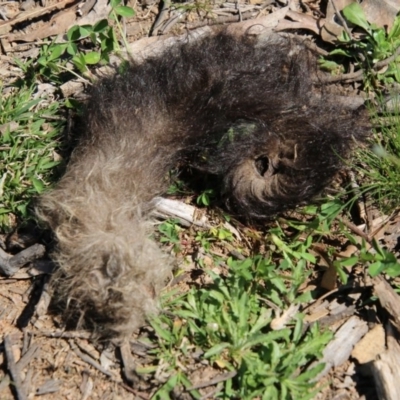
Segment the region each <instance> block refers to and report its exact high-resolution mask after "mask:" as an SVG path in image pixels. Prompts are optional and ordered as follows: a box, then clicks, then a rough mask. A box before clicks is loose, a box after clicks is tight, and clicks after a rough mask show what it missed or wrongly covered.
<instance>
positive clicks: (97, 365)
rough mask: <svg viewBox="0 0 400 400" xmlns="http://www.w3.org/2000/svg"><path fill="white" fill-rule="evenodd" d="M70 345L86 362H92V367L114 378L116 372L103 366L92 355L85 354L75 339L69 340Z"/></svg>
mask: <svg viewBox="0 0 400 400" xmlns="http://www.w3.org/2000/svg"><path fill="white" fill-rule="evenodd" d="M68 343H69V345H70V346H71V349H72V351H73V352H74V353H75V354H76V355H77V356H78V357H79V358H80V359H82V360H83V361H85V362H86V363H88V364H90V365H91V366H92V367H94V368H96V369H98V370H99V371H100V372H102V373H103V374H104V375H107V376H109V377H110V378H114V374H113V373H112V372H110V371H109V370H107V369H105V368H103V367H102V366H101V365H100V364H99V363H98V362H97V361H95V360H93V358H92V357H90V356H88V355H86V354H83V353H82V352H81V351H80V350H79V349H78V346H77V345H76V344H75V343H74V341H73V340H69V341H68Z"/></svg>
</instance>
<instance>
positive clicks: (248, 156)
mask: <svg viewBox="0 0 400 400" xmlns="http://www.w3.org/2000/svg"><path fill="white" fill-rule="evenodd" d="M316 65H317V64H316V56H315V55H314V54H312V53H311V52H310V51H309V50H308V49H307V48H306V47H305V46H303V45H299V44H294V43H293V42H291V41H290V40H289V39H286V38H282V37H280V36H278V35H274V36H271V37H270V38H269V39H268V40H259V39H257V38H255V37H249V36H246V35H243V36H241V37H238V36H231V35H230V34H228V33H227V32H226V31H222V32H221V31H220V32H219V33H216V34H214V35H212V36H208V37H204V38H201V39H198V40H196V41H191V40H187V41H186V42H185V43H183V44H180V45H176V46H175V47H172V48H170V49H168V50H166V51H165V52H164V53H163V54H162V55H161V56H157V57H150V58H148V59H147V60H146V61H144V62H143V63H141V64H138V65H136V64H134V63H131V64H130V66H129V67H128V68H127V69H126V70H125V71H124V72H123V73H122V74H120V75H115V76H112V77H109V78H106V79H103V80H101V81H100V82H99V83H98V84H97V85H96V86H94V87H93V88H92V89H91V90H90V100H89V101H88V104H87V110H86V127H85V129H84V130H83V131H82V132H81V134H80V140H79V144H78V145H77V147H76V149H75V150H74V152H73V155H72V158H71V161H70V163H69V165H68V168H67V171H66V174H65V175H64V177H63V178H62V179H61V180H60V182H59V183H58V185H57V186H56V187H55V189H53V190H52V191H50V192H49V193H47V194H45V195H44V196H43V197H42V198H41V200H40V203H39V205H38V208H37V214H38V216H39V217H40V219H41V220H42V221H44V222H45V223H47V225H48V226H49V227H50V228H51V229H52V230H53V232H54V235H55V237H56V240H57V250H56V252H55V253H54V254H53V257H54V259H55V260H56V262H57V264H58V266H59V268H58V271H57V272H56V273H55V275H54V276H53V278H52V284H53V287H54V288H55V289H56V292H57V296H58V297H59V298H61V299H63V300H64V302H65V304H66V305H67V309H68V310H72V311H73V312H75V313H76V312H79V313H80V315H81V317H82V318H81V321H86V322H90V326H92V327H95V329H97V330H98V331H99V333H100V334H101V335H105V334H111V335H114V336H124V335H129V334H130V333H131V332H132V331H134V330H135V329H137V328H138V327H139V326H141V325H142V324H143V323H144V321H145V317H146V315H148V314H150V313H154V312H156V311H157V293H158V292H159V291H160V289H161V288H162V287H163V286H164V285H165V282H166V280H167V279H168V277H169V276H170V271H171V265H172V264H171V261H170V259H169V257H168V256H167V255H165V254H164V253H163V252H162V251H161V250H160V249H159V248H158V246H157V245H156V244H155V243H154V242H153V241H152V240H150V239H149V232H150V223H149V221H148V219H147V217H146V215H147V214H148V212H149V209H150V208H151V200H152V199H153V198H154V197H155V196H157V195H160V194H162V193H163V192H165V190H166V188H167V187H168V180H167V179H166V177H167V175H168V171H169V170H170V169H171V168H172V167H174V166H175V165H176V164H177V163H178V162H179V163H181V164H182V163H188V164H190V165H191V166H193V167H194V168H197V169H198V170H200V171H205V172H207V173H209V174H213V175H215V176H217V177H219V179H220V182H221V185H220V186H221V187H220V192H221V196H222V198H223V199H224V201H225V204H226V206H227V208H228V209H229V210H231V212H232V213H235V214H236V215H239V216H242V217H245V218H248V219H255V218H265V217H270V216H271V215H274V214H276V213H277V212H279V211H282V210H285V209H289V208H293V207H295V206H296V205H298V204H299V203H302V202H304V201H308V200H310V199H311V198H312V197H313V196H314V195H316V194H317V193H319V192H320V191H321V190H322V189H323V188H324V187H325V186H326V185H327V184H328V183H329V181H330V179H331V178H332V176H333V175H334V174H335V173H336V172H337V171H338V169H339V168H340V166H341V159H344V158H345V157H346V156H347V155H348V152H349V150H350V149H351V147H352V146H353V144H354V142H355V140H357V139H362V138H363V137H364V136H365V135H366V132H367V131H368V123H367V122H366V116H365V114H364V113H363V112H362V111H351V110H346V109H344V107H342V106H340V105H335V104H334V103H333V101H332V100H331V99H330V97H329V95H327V94H324V91H323V90H317V88H316V87H314V86H313V83H312V80H313V79H315V71H316Z"/></svg>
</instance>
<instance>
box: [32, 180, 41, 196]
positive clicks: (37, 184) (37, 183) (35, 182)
mask: <svg viewBox="0 0 400 400" xmlns="http://www.w3.org/2000/svg"><path fill="white" fill-rule="evenodd" d="M31 181H32V184H33V187H34V188H35V190H36V191H37V192H38V193H42V192H43V190H44V185H43V182H42V181H40V180H39V179H37V178H32V179H31Z"/></svg>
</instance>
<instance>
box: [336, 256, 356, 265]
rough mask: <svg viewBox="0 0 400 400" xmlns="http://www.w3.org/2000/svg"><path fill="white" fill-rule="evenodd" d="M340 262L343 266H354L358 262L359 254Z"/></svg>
mask: <svg viewBox="0 0 400 400" xmlns="http://www.w3.org/2000/svg"><path fill="white" fill-rule="evenodd" d="M339 263H340V265H341V266H343V267H353V266H354V265H356V264H357V263H358V257H357V256H354V257H349V258H346V259H344V260H340V261H339Z"/></svg>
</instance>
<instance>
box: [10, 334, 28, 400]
mask: <svg viewBox="0 0 400 400" xmlns="http://www.w3.org/2000/svg"><path fill="white" fill-rule="evenodd" d="M4 352H5V354H6V358H7V368H8V371H9V372H10V375H11V378H12V381H13V384H14V388H15V392H16V395H17V399H18V400H27V399H28V397H27V396H26V393H25V389H24V386H23V385H22V381H21V376H20V369H19V368H18V366H17V364H16V363H15V359H14V354H13V351H12V341H11V337H10V335H6V336H4Z"/></svg>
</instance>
